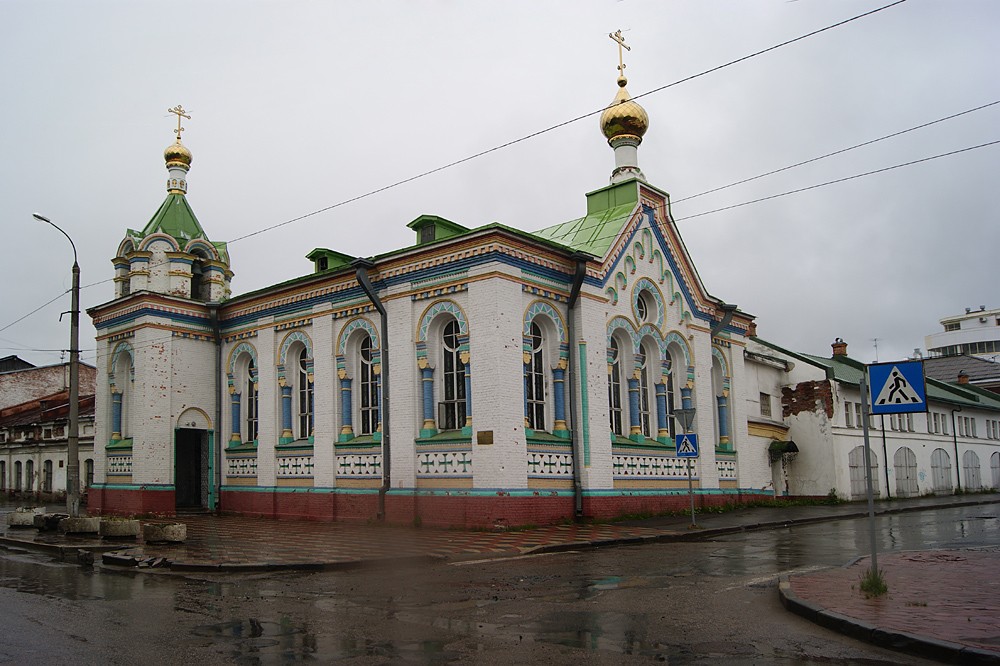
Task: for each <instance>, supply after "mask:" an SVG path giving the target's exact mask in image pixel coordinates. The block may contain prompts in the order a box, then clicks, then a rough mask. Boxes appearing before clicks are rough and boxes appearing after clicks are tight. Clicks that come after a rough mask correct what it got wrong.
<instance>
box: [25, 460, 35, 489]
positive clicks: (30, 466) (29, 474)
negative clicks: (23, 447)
mask: <svg viewBox="0 0 1000 666" xmlns="http://www.w3.org/2000/svg"><path fill="white" fill-rule="evenodd" d="M24 489H25V490H27V491H28V492H29V493H30V492H31V491H32V490H34V489H35V461H34V460H29V461H28V462H26V463H24Z"/></svg>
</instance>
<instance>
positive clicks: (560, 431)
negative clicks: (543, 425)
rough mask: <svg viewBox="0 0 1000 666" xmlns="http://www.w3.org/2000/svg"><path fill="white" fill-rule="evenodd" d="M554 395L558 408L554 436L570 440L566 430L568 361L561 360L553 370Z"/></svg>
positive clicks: (553, 425)
mask: <svg viewBox="0 0 1000 666" xmlns="http://www.w3.org/2000/svg"><path fill="white" fill-rule="evenodd" d="M552 395H553V399H554V402H555V407H556V419H555V423H553V424H552V434H553V435H555V436H556V437H562V438H563V439H569V437H570V432H569V430H568V429H567V428H566V361H565V359H559V365H558V366H556V367H555V368H553V370H552Z"/></svg>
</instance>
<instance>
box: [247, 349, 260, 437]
mask: <svg viewBox="0 0 1000 666" xmlns="http://www.w3.org/2000/svg"><path fill="white" fill-rule="evenodd" d="M246 400H247V433H246V437H247V441H248V442H255V441H257V417H258V409H259V406H260V403H259V402H258V400H257V385H256V383H255V381H254V363H253V360H250V362H249V363H247V391H246Z"/></svg>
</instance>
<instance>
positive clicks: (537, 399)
mask: <svg viewBox="0 0 1000 666" xmlns="http://www.w3.org/2000/svg"><path fill="white" fill-rule="evenodd" d="M530 333H531V335H530V336H529V344H530V352H529V354H530V357H529V362H528V365H527V367H526V368H525V380H526V381H525V386H526V388H527V391H528V393H527V400H528V427H529V428H531V429H532V430H545V365H544V364H543V354H542V329H541V328H540V327H539V326H538V324H537V323H535V322H531V330H530Z"/></svg>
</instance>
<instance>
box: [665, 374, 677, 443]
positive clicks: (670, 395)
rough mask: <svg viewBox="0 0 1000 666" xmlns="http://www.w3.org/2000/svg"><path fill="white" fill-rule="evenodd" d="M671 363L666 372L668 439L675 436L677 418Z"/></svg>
mask: <svg viewBox="0 0 1000 666" xmlns="http://www.w3.org/2000/svg"><path fill="white" fill-rule="evenodd" d="M672 368H673V364H671V371H670V372H669V373H668V374H667V428H669V429H670V439H671V440H672V439H673V438H674V437H676V436H677V420H676V419H675V418H674V373H673V369H672Z"/></svg>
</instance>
